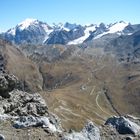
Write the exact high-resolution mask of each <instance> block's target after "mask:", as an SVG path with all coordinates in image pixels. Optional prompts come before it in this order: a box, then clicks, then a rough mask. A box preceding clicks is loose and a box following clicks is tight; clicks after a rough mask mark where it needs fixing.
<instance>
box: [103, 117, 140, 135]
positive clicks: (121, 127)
mask: <svg viewBox="0 0 140 140" xmlns="http://www.w3.org/2000/svg"><path fill="white" fill-rule="evenodd" d="M105 125H112V126H113V127H115V128H116V130H117V131H118V132H119V133H120V134H138V133H139V132H140V126H139V125H137V124H136V123H134V122H132V121H130V120H129V119H127V118H125V117H111V118H109V119H108V120H107V121H106V123H105Z"/></svg>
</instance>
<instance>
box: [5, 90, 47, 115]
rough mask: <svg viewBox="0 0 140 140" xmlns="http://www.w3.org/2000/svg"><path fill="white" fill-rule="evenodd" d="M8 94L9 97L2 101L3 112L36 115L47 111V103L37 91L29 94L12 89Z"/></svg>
mask: <svg viewBox="0 0 140 140" xmlns="http://www.w3.org/2000/svg"><path fill="white" fill-rule="evenodd" d="M9 95H10V98H9V99H7V100H4V101H2V104H3V109H4V112H5V113H8V114H10V115H14V116H16V115H19V116H24V115H25V116H27V115H35V116H38V115H43V114H45V113H47V110H48V108H47V105H46V103H45V101H44V100H43V99H42V98H41V96H40V95H39V94H37V93H35V94H29V93H27V92H23V91H19V90H13V91H11V92H10V93H9Z"/></svg>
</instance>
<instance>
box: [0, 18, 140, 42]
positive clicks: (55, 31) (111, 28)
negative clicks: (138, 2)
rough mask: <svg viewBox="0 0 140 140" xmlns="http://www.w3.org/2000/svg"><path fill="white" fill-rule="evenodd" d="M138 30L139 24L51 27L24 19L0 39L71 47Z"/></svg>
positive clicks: (34, 20) (33, 20) (55, 25)
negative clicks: (106, 36)
mask: <svg viewBox="0 0 140 140" xmlns="http://www.w3.org/2000/svg"><path fill="white" fill-rule="evenodd" d="M138 30H140V24H135V25H132V24H131V23H127V22H124V21H120V22H116V23H113V24H112V23H111V24H109V25H106V24H104V23H100V24H99V25H97V24H90V25H85V26H83V25H79V24H71V23H68V22H67V23H65V24H62V23H59V24H53V25H52V26H50V25H48V24H47V23H44V22H42V21H39V20H37V19H26V20H25V21H23V22H21V23H19V24H17V25H16V26H15V27H14V28H11V29H9V30H8V31H6V32H4V33H1V34H0V38H2V39H6V40H8V41H10V42H13V43H15V44H17V45H18V44H33V45H46V44H62V45H66V44H67V45H72V44H75V45H76V44H81V43H83V42H88V41H91V40H95V39H98V38H101V37H102V36H105V35H110V34H115V35H118V36H120V35H131V34H133V33H134V32H136V31H138Z"/></svg>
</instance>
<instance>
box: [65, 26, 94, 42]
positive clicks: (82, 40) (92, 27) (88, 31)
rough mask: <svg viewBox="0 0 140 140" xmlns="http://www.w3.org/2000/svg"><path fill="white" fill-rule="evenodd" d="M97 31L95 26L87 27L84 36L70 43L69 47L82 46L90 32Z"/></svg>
mask: <svg viewBox="0 0 140 140" xmlns="http://www.w3.org/2000/svg"><path fill="white" fill-rule="evenodd" d="M95 30H96V26H95V25H93V26H88V27H86V29H85V31H84V34H85V35H84V36H82V37H80V38H78V39H75V40H73V41H70V42H68V45H76V44H81V43H83V42H84V41H85V40H86V39H87V38H88V37H89V35H90V32H93V31H95Z"/></svg>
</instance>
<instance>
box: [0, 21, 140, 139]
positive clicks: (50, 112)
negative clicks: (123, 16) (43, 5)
mask: <svg viewBox="0 0 140 140" xmlns="http://www.w3.org/2000/svg"><path fill="white" fill-rule="evenodd" d="M0 102H1V104H0V140H11V139H12V140H139V139H140V109H139V108H140V24H131V23H129V22H124V21H119V22H116V23H111V24H108V25H106V24H104V23H100V24H89V25H80V24H76V23H74V24H71V23H68V22H67V23H65V24H62V23H59V24H53V25H48V24H47V23H45V22H42V21H39V20H37V19H26V20H25V21H23V22H21V23H19V24H17V25H16V26H15V27H12V28H11V29H9V30H8V31H6V32H1V33H0Z"/></svg>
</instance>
